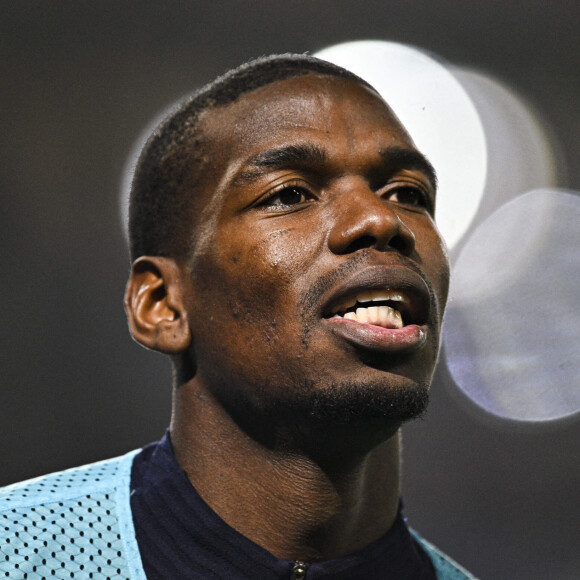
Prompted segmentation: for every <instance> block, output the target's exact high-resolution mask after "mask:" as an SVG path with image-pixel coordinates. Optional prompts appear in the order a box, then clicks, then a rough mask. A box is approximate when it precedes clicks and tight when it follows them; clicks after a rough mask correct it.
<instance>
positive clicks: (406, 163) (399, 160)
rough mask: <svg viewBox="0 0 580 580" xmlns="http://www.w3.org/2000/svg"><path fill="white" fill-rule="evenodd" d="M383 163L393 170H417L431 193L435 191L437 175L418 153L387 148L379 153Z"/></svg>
mask: <svg viewBox="0 0 580 580" xmlns="http://www.w3.org/2000/svg"><path fill="white" fill-rule="evenodd" d="M380 155H381V157H382V159H383V163H384V164H385V165H386V166H387V167H392V168H393V169H397V170H398V169H417V170H418V171H421V172H422V173H424V174H425V176H426V177H427V179H428V180H429V182H430V185H431V187H432V188H433V191H437V173H436V171H435V169H434V168H433V165H431V163H430V162H429V160H428V159H427V158H426V157H425V156H424V155H423V154H422V153H419V151H415V150H413V149H405V148H404V147H388V148H387V149H383V150H381V151H380Z"/></svg>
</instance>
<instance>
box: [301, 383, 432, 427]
mask: <svg viewBox="0 0 580 580" xmlns="http://www.w3.org/2000/svg"><path fill="white" fill-rule="evenodd" d="M308 399H310V401H309V405H310V411H309V415H310V418H311V419H314V420H318V421H320V422H323V423H325V424H328V425H329V424H335V425H339V426H346V425H353V426H354V425H356V424H368V423H369V422H371V423H376V422H379V423H381V422H382V423H384V424H388V425H393V426H394V425H396V426H397V428H398V426H400V425H401V424H402V423H405V422H406V421H410V420H411V419H416V418H418V417H420V416H422V415H423V414H424V413H425V411H426V409H427V405H428V403H429V384H428V383H416V382H413V381H410V380H405V381H401V384H398V385H393V383H392V382H390V384H388V385H387V384H385V382H384V381H376V382H368V381H365V382H357V381H349V382H342V383H338V384H336V383H334V384H331V385H329V386H327V387H326V388H322V389H321V388H318V389H316V390H314V391H311V393H310V396H309V397H308ZM305 402H306V401H305Z"/></svg>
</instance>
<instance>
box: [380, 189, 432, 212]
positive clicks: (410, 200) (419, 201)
mask: <svg viewBox="0 0 580 580" xmlns="http://www.w3.org/2000/svg"><path fill="white" fill-rule="evenodd" d="M385 197H386V199H388V200H389V201H393V202H395V203H401V204H404V205H412V206H416V207H427V205H428V199H427V194H426V193H425V192H424V191H423V190H422V189H421V188H419V187H414V186H410V185H407V186H401V187H397V188H396V189H393V190H391V191H390V192H388V194H387V195H386V196H385Z"/></svg>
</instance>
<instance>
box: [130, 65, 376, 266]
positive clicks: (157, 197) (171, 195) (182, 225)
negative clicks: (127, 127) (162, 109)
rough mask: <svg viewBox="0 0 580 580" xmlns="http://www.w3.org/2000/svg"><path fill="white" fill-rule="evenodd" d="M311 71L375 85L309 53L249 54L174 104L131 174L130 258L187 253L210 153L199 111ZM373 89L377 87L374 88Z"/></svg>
mask: <svg viewBox="0 0 580 580" xmlns="http://www.w3.org/2000/svg"><path fill="white" fill-rule="evenodd" d="M308 73H318V74H323V75H329V76H335V77H342V78H346V79H350V80H353V81H355V82H357V83H360V84H363V85H365V86H367V87H369V88H371V89H372V88H373V87H371V86H370V85H369V84H368V83H367V82H365V81H364V80H362V79H361V78H359V77H358V76H356V75H355V74H353V73H351V72H349V71H347V70H345V69H343V68H341V67H339V66H336V65H334V64H331V63H329V62H326V61H323V60H320V59H317V58H314V57H312V56H309V55H305V54H282V55H272V56H267V57H261V58H258V59H255V60H251V61H249V62H247V63H245V64H243V65H241V66H240V67H238V68H236V69H233V70H230V71H229V72H227V73H226V74H224V75H223V76H220V77H218V78H217V79H216V80H214V81H213V82H211V83H209V84H207V85H206V86H204V87H203V88H201V89H200V90H198V91H197V92H195V93H194V94H193V95H191V96H190V97H189V98H187V99H186V100H185V101H183V102H182V103H181V104H180V105H179V106H177V108H176V109H174V110H173V111H172V112H171V113H170V114H169V115H168V116H167V117H166V118H165V119H164V120H163V121H162V122H161V124H160V125H159V126H158V127H157V128H156V129H155V130H154V131H153V133H152V134H151V136H150V137H149V139H148V140H147V142H146V144H145V146H144V147H143V150H142V152H141V155H140V156H139V159H138V161H137V166H136V168H135V172H134V175H133V180H132V185H131V194H130V202H129V245H130V252H131V259H132V260H135V259H137V258H138V257H140V256H145V255H149V256H165V257H172V258H179V257H184V256H186V255H188V253H189V250H190V243H191V236H190V235H188V228H190V227H191V224H192V223H193V215H192V212H193V211H194V210H193V206H194V204H193V203H192V200H193V199H194V197H195V196H196V185H197V183H198V181H199V179H198V176H199V175H200V170H201V168H202V167H203V165H204V162H205V161H206V159H207V152H208V147H207V137H206V136H205V135H204V134H203V132H202V131H201V129H200V118H201V114H202V113H204V112H205V111H207V110H209V109H212V108H214V107H218V106H223V105H227V104H229V103H232V102H234V101H236V100H237V99H238V98H239V97H240V96H241V95H243V94H244V93H248V92H250V91H253V90H255V89H258V88H259V87H263V86H265V85H268V84H270V83H273V82H276V81H280V80H284V79H287V78H290V77H293V76H301V75H305V74H308ZM373 90H374V89H373Z"/></svg>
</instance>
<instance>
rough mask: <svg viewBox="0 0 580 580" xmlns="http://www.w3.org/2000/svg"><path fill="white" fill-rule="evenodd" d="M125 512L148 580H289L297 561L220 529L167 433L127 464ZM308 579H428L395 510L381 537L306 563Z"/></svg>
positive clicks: (429, 569)
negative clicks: (127, 502) (338, 554)
mask: <svg viewBox="0 0 580 580" xmlns="http://www.w3.org/2000/svg"><path fill="white" fill-rule="evenodd" d="M131 510H132V512H133V521H134V524H135V532H136V535H137V542H138V545H139V551H140V553H141V559H142V561H143V567H144V569H145V573H146V574H147V578H148V580H156V579H164V580H179V579H182V578H183V579H185V578H187V579H196V580H197V579H199V580H201V579H203V580H208V579H211V578H220V579H232V580H238V579H239V580H246V579H247V580H250V579H251V580H278V579H284V580H289V579H291V578H293V577H294V576H293V570H294V569H295V565H296V563H295V562H293V561H291V560H279V559H278V558H275V557H274V556H273V555H272V554H270V553H269V552H267V551H266V550H264V549H263V548H261V547H260V546H258V545H257V544H255V543H254V542H252V541H251V540H249V539H248V538H246V537H245V536H242V535H241V534H240V533H239V532H237V531H236V530H234V529H233V528H231V527H230V526H229V525H228V524H226V523H225V522H224V521H223V520H222V519H221V518H220V517H219V516H218V515H217V514H216V513H215V512H214V511H213V510H212V509H211V508H210V507H209V506H208V505H207V504H206V503H205V501H204V500H203V499H202V498H201V497H200V496H199V494H198V493H197V491H196V490H195V488H194V487H193V486H192V485H191V483H190V482H189V479H188V478H187V475H186V473H185V472H184V471H183V469H181V467H180V466H179V464H178V463H177V460H176V459H175V455H174V454H173V449H172V447H171V441H170V438H169V433H166V434H165V436H164V437H163V439H161V441H159V442H156V443H152V444H151V445H148V446H147V447H145V448H144V449H143V450H142V451H141V452H140V453H139V454H138V455H137V456H136V457H135V460H134V462H133V468H132V472H131ZM299 577H301V578H306V579H307V580H315V579H323V578H325V579H329V580H330V579H332V580H342V579H344V580H347V579H348V580H356V579H361V580H362V579H364V580H369V579H370V580H372V579H391V578H392V579H397V580H403V579H406V578H408V579H412V580H435V578H436V576H435V572H434V569H433V565H432V563H431V561H430V559H429V557H428V556H427V554H426V553H425V552H424V551H423V549H422V548H421V547H420V546H419V545H418V544H417V542H416V541H415V540H414V538H413V537H412V536H411V535H410V533H409V530H408V529H407V526H406V524H405V522H404V520H403V517H402V515H401V512H400V510H399V513H398V515H397V518H396V520H395V523H394V524H393V526H392V527H391V529H390V530H389V531H388V532H387V533H386V534H385V535H384V536H383V537H382V538H379V539H378V540H376V541H375V542H373V543H372V544H370V545H369V546H367V547H366V548H363V549H362V550H358V551H357V552H354V553H353V554H351V555H348V556H343V557H340V558H336V559H333V560H327V561H324V562H314V563H311V564H308V565H307V572H306V576H305V577H304V576H299Z"/></svg>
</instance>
